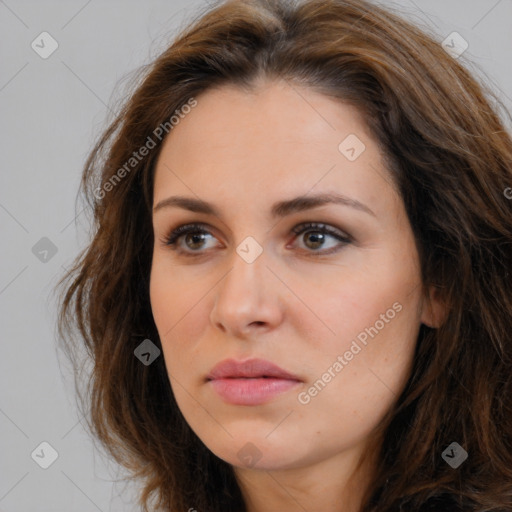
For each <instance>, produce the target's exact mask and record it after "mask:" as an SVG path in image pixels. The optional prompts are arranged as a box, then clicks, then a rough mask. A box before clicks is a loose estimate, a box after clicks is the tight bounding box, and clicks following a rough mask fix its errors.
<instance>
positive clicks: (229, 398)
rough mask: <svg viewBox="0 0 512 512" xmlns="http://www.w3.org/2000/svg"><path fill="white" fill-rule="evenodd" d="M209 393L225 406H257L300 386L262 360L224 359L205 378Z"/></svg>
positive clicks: (295, 380) (284, 373)
mask: <svg viewBox="0 0 512 512" xmlns="http://www.w3.org/2000/svg"><path fill="white" fill-rule="evenodd" d="M207 381H208V382H209V383H210V385H211V386H212V387H213V389H214V390H215V391H216V392H217V393H218V394H219V395H220V396H221V397H222V398H224V400H225V401H226V402H228V403H231V404H235V405H259V404H262V403H265V402H267V401H268V400H270V399H271V398H272V397H274V396H276V395H278V394H280V393H284V392H285V391H288V390H289V389H291V388H293V387H295V386H296V385H297V384H299V383H300V382H301V380H300V379H299V377H297V376H296V375H292V374H290V373H288V372H286V371H285V370H283V369H282V368H279V366H276V365H275V364H273V363H271V362H270V361H265V360H264V359H249V360H246V361H236V360H234V359H226V360H224V361H222V362H221V363H219V364H217V365H216V366H215V367H214V368H213V369H212V371H211V372H210V373H209V374H208V376H207Z"/></svg>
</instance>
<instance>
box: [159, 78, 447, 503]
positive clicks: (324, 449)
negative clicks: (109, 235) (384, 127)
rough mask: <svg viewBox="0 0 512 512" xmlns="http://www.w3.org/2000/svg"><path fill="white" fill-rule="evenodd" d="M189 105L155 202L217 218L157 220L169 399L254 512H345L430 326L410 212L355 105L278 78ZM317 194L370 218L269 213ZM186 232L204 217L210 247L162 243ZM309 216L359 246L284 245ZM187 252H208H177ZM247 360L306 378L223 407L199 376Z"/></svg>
mask: <svg viewBox="0 0 512 512" xmlns="http://www.w3.org/2000/svg"><path fill="white" fill-rule="evenodd" d="M197 101H198V104H197V106H196V107H195V108H194V109H193V110H192V111H191V113H190V114H188V115H187V116H186V117H185V118H184V119H182V120H181V122H180V123H179V124H178V125H177V126H175V127H174V128H173V130H172V132H171V133H170V135H169V136H168V137H167V139H166V141H165V142H164V145H163V148H162V151H161V154H160V156H159V159H158V162H157V166H156V175H155V185H154V206H155V205H157V204H158V203H159V202H160V201H162V200H164V199H166V198H168V197H170V196H174V195H183V196H187V197H191V198H195V199H197V198H201V199H203V200H205V201H208V202H210V203H213V204H214V205H215V206H216V207H217V208H218V210H219V216H216V215H211V214H205V213H195V212H191V211H187V210H185V209H182V208H179V207H176V206H171V207H167V208H161V209H159V210H158V211H154V213H153V228H154V234H155V245H154V254H153V261H152V269H151V280H150V299H151V306H152V310H153V315H154V319H155V322H156V326H157V329H158V332H159V335H160V338H161V341H162V347H163V355H164V359H165V363H166V367H167V371H168V374H169V378H170V383H171V387H172V390H173V392H174V395H175V397H176V400H177V403H178V405H179V408H180V410H181V412H182V413H183V415H184V417H185V419H186V420H187V422H188V423H189V425H190V427H191V428H192V429H193V430H194V431H195V433H196V434H197V435H198V436H199V438H200V439H201V440H202V441H203V442H204V444H205V445H206V446H207V447H208V448H209V449H210V450H211V451H212V452H213V453H215V454H216V455H217V456H218V457H220V458H222V459H223V460H225V461H227V462H228V463H230V464H231V465H232V466H233V467H234V470H235V475H236V477H237V480H238V482H239V484H240V486H241V489H242V492H243V495H244V498H245V501H246V503H247V509H248V511H249V512H263V511H265V512H269V511H277V510H287V511H292V512H293V511H304V510H307V511H310V512H313V511H325V510H333V511H334V510H339V511H341V510H343V511H344V512H352V511H353V512H355V511H357V510H358V509H359V507H360V505H361V499H362V493H363V492H364V490H365V488H366V486H367V483H368V481H369V479H370V478H371V474H372V469H373V465H374V462H375V461H374V460H371V459H368V461H367V462H365V463H364V464H363V465H362V466H361V467H360V468H359V469H358V470H356V467H357V463H358V461H359V460H360V458H361V456H362V454H363V453H364V450H365V448H368V446H369V443H371V442H375V441H376V439H377V438H376V437H375V433H374V431H375V428H376V427H377V425H378V424H379V422H380V421H381V420H382V418H383V417H384V415H385V414H386V412H387V411H388V410H389V409H390V408H391V407H392V405H393V403H394V402H395V401H396V399H397V398H398V395H399V393H400V391H401V390H402V389H403V387H404V385H405V383H406V381H407V378H408V376H409V373H410V369H411V364H412V360H413V354H414V349H415V343H416V339H417V335H418V330H419V328H420V325H421V323H425V324H427V325H430V326H435V325H436V318H438V316H439V312H440V307H441V306H440V305H439V304H437V303H436V300H435V298H434V297H433V294H432V293H430V291H428V290H427V291H425V290H424V289H423V286H422V283H421V278H420V268H419V260H418V253H417V250H416V245H415V242H414V238H413V233H412V230H411V226H410V223H409V221H408V219H407V215H406V212H405V210H404V205H403V202H402V200H401V198H400V196H399V195H398V193H397V192H396V190H395V187H394V186H393V182H392V180H391V177H390V175H389V173H388V171H387V170H386V169H385V168H384V165H383V161H382V155H381V153H380V151H379V149H378V146H377V144H376V142H375V141H374V140H373V139H372V137H371V135H370V133H369V131H368V129H367V128H366V126H365V123H364V118H363V117H362V116H361V115H360V113H359V111H358V110H356V109H355V108H354V107H352V106H350V105H348V104H344V103H342V102H339V101H338V100H334V99H331V98H329V97H327V96H324V95H321V94H319V93H316V92H314V91H312V90H309V89H306V88H302V87H298V86H293V87H291V86H290V85H289V84H288V83H286V82H283V81H273V82H260V83H259V84H258V86H257V88H256V90H255V92H247V91H244V90H242V89H239V88H236V87H235V86H231V85H229V86H226V85H224V86H222V87H220V88H215V89H210V90H208V91H206V92H205V93H203V94H202V95H201V96H199V97H198V98H197ZM350 134H356V135H357V137H358V138H359V139H360V140H361V141H362V142H363V143H364V144H365V146H366V149H365V150H364V151H363V152H362V153H361V154H360V156H358V158H357V159H355V160H354V161H349V159H347V158H346V156H345V155H344V154H342V152H340V150H339V149H338V146H339V145H340V143H341V142H342V141H343V140H344V139H345V138H346V137H347V136H348V135H350ZM322 192H336V193H339V194H343V195H345V196H348V197H350V198H352V199H355V200H357V201H360V202H361V203H363V204H364V205H366V206H367V207H368V208H369V209H371V210H372V212H373V213H374V215H372V214H369V213H367V212H364V211H360V210H358V209H356V208H352V207H350V206H346V205H340V204H327V205H323V206H320V207H316V208H313V209H310V210H306V211H302V212H294V213H291V214H289V215H287V216H285V217H283V218H278V219H274V218H272V217H271V216H270V209H271V206H272V205H273V204H274V203H275V202H277V201H282V200H287V199H291V198H294V197H296V196H299V195H304V194H308V195H313V194H317V193H322ZM191 222H200V223H204V224H207V230H208V232H209V234H207V235H205V238H204V240H201V239H199V240H197V238H195V239H194V238H191V237H190V236H189V237H187V236H186V235H184V236H182V238H181V240H180V242H179V244H180V245H179V246H180V247H181V248H182V250H183V251H184V252H183V253H182V254H180V253H178V252H177V251H175V250H172V249H171V247H169V246H166V245H165V243H164V242H163V240H164V239H165V237H166V235H168V233H169V232H170V231H171V230H172V229H174V228H176V227H177V226H179V225H183V224H186V223H191ZM303 222H318V223H324V224H327V225H329V226H332V227H334V228H335V229H337V230H339V231H341V233H342V234H349V235H350V236H351V237H352V242H351V243H348V244H343V243H340V242H339V241H338V240H337V239H336V238H334V237H333V236H331V235H325V238H324V239H323V240H322V239H320V242H318V238H316V239H315V235H316V236H317V237H318V230H316V229H310V230H309V231H305V232H304V233H302V234H300V235H295V234H294V233H293V232H292V231H291V230H292V228H293V227H294V226H297V225H299V224H300V223H303ZM196 236H197V235H196ZM248 236H251V237H253V238H254V239H255V240H256V241H257V242H258V244H259V245H260V246H261V248H262V249H263V252H262V253H261V254H260V255H259V256H258V257H257V258H256V260H255V261H254V262H252V263H248V262H247V261H245V260H244V259H243V258H242V257H241V256H240V255H239V254H238V253H237V251H236V249H237V247H238V246H239V245H240V244H241V243H242V241H244V239H245V238H246V237H248ZM322 244H323V245H322ZM242 246H243V244H242ZM331 248H338V250H337V252H333V253H331V254H324V255H322V254H321V252H322V251H324V252H326V251H328V250H329V249H331ZM251 250H252V249H251ZM194 252H196V253H197V252H199V253H202V255H200V256H199V257H197V256H196V257H195V258H194V257H191V256H187V254H191V253H194ZM395 303H399V304H400V305H401V306H402V309H401V311H400V312H398V313H396V315H395V316H394V318H393V319H392V320H389V321H388V322H386V323H385V326H384V327H383V328H382V329H380V330H379V331H378V334H377V335H375V336H374V337H373V338H370V337H369V338H368V342H367V345H366V346H364V345H361V344H360V343H359V345H361V347H362V349H361V351H359V352H358V353H357V355H354V357H353V358H352V359H351V360H350V361H346V362H347V364H346V365H344V366H343V369H342V370H341V371H338V372H334V375H335V377H332V378H331V380H330V382H328V383H327V384H326V385H325V387H324V388H323V389H322V390H321V391H320V392H318V393H317V394H316V396H314V397H311V400H310V401H309V402H308V403H307V404H303V403H300V402H299V400H298V395H299V393H300V392H307V390H308V389H310V388H311V386H313V384H314V383H315V382H316V381H318V379H321V378H322V375H323V374H325V372H326V371H328V368H332V366H333V363H334V362H335V361H336V360H337V358H338V356H340V355H341V356H343V354H344V353H345V352H346V351H347V350H349V348H350V346H351V343H352V342H353V340H354V339H356V336H357V335H358V334H360V333H361V332H363V331H364V330H365V328H369V327H370V326H374V325H375V324H376V321H377V320H379V319H381V318H382V317H381V315H382V314H385V313H386V311H387V310H389V309H390V308H392V305H393V304H395ZM386 318H387V317H386ZM250 357H261V358H263V359H267V360H270V361H272V362H274V363H275V364H277V365H278V366H280V367H281V368H283V369H285V370H287V371H288V372H290V373H292V374H295V375H297V376H299V377H300V379H301V381H302V382H301V383H300V385H298V386H297V387H296V388H294V389H292V390H289V391H287V392H285V393H283V394H281V395H278V396H276V397H274V398H272V400H271V401H270V402H267V403H265V404H263V405H258V406H246V405H243V406H241V405H233V404H229V403H226V402H224V401H223V399H222V398H221V397H220V396H219V395H218V394H216V392H215V391H214V390H212V388H211V386H210V385H209V384H208V383H207V382H206V381H205V378H206V375H207V374H208V373H209V371H210V370H211V369H212V368H213V366H214V365H215V364H217V363H218V362H220V361H222V360H224V359H226V358H234V359H239V360H241V359H246V358H250ZM332 374H333V372H332V370H331V376H332ZM303 396H304V395H303ZM247 443H252V445H248V444H247ZM241 449H242V450H243V452H242V453H244V450H245V452H248V453H249V454H252V455H253V457H252V460H251V457H249V458H248V459H244V458H242V457H240V456H239V455H238V452H239V451H240V450H241ZM351 478H352V480H351Z"/></svg>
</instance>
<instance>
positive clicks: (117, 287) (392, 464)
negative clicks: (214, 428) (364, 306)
mask: <svg viewBox="0 0 512 512" xmlns="http://www.w3.org/2000/svg"><path fill="white" fill-rule="evenodd" d="M261 78H266V79H281V80H286V81H287V82H288V83H289V84H291V85H298V86H304V87H308V88H310V89H311V90H314V91H316V92H320V93H322V94H325V95H328V96H330V97H332V98H337V99H339V100H340V101H343V102H347V103H349V104H352V105H354V106H355V107H357V108H358V109H359V110H360V111H361V112H362V113H363V115H364V119H365V120H366V122H367V125H368V127H369V129H370V131H371V133H372V134H373V136H374V138H375V140H376V141H377V142H378V144H379V147H380V149H381V151H382V154H383V155H384V157H385V162H386V167H387V168H388V169H389V171H390V173H391V175H392V178H393V181H394V183H395V184H396V186H397V188H398V190H399V192H400V194H401V197H402V199H403V202H404V205H405V208H406V212H407V215H408V218H409V221H410V223H411V226H412V229H413V232H414V236H415V240H416V244H417V247H418V251H419V256H420V265H421V274H422V280H423V284H424V285H425V286H433V287H435V288H436V289H437V291H438V293H439V294H440V297H441V298H442V299H443V301H444V303H445V304H446V306H447V310H448V313H447V315H446V318H445V321H444V323H443V324H442V325H441V326H440V327H439V328H437V329H434V328H430V327H427V326H424V325H422V326H421V328H420V333H419V337H418V340H417V345H416V353H415V359H414V364H413V368H412V371H411V374H410V378H409V380H408V382H407V385H406V387H405V389H404V390H403V393H402V394H401V396H400V397H399V399H398V400H397V403H396V404H395V405H394V406H393V407H392V409H391V410H390V411H389V413H388V414H387V415H386V417H385V418H384V419H383V421H382V424H381V425H380V427H379V428H380V430H381V432H382V438H383V442H382V445H381V447H380V448H379V450H380V451H379V460H378V464H377V467H376V473H375V477H374V479H373V481H372V482H371V485H370V487H369V489H368V492H367V495H366V497H365V499H364V503H363V507H362V509H361V510H362V512H377V511H378V512H396V511H398V510H400V511H412V510H414V511H427V510H435V511H440V510H450V511H451V512H452V511H456V510H464V511H466V510H468V511H469V510H471V511H478V512H484V511H485V512H491V511H495V512H498V511H500V512H503V511H511V510H512V286H511V269H512V200H511V197H512V189H511V188H510V187H512V140H511V136H510V133H508V132H507V130H506V128H505V126H504V120H503V119H502V118H501V114H500V112H499V110H498V108H499V107H500V106H502V105H501V103H500V102H499V100H498V98H497V97H496V95H495V94H494V93H493V92H492V91H491V89H490V88H489V87H487V86H484V85H483V84H481V83H480V82H479V81H477V80H476V79H475V78H474V77H473V76H472V75H471V73H470V71H469V70H468V69H467V68H466V67H464V66H463V65H462V64H461V63H460V62H459V61H458V60H457V59H454V58H452V57H451V56H450V55H448V54H447V53H446V52H445V50H444V49H443V48H442V46H441V44H440V43H439V42H437V41H436V39H435V37H434V36H433V35H430V34H428V33H427V32H426V31H425V30H423V29H420V28H418V27H416V26H415V25H413V24H411V23H410V22H408V21H406V20H405V19H404V18H402V17H401V16H400V15H399V14H397V13H396V12H394V11H392V10H390V9H388V8H383V7H380V6H377V5H375V4H373V3H370V2H368V1H366V0H309V1H307V0H306V1H292V0H228V1H225V2H222V3H220V4H218V5H216V6H214V7H210V8H208V9H207V10H205V11H204V12H201V14H200V16H197V18H195V19H194V20H193V21H192V22H190V24H189V25H188V26H187V27H186V28H185V29H182V30H181V32H180V33H179V34H178V36H176V37H175V38H174V40H173V42H172V44H171V45H170V46H169V47H168V48H167V49H166V50H165V51H164V52H163V53H161V55H159V56H158V57H157V58H156V59H155V60H154V61H153V62H152V63H151V64H150V65H148V66H147V67H146V68H145V69H144V75H143V79H142V80H141V81H140V82H139V83H138V84H137V86H136V88H135V90H134V92H133V93H132V94H131V95H129V97H128V98H127V99H126V100H125V102H124V104H123V106H122V108H121V109H120V112H119V114H118V115H117V117H116V118H115V119H114V120H113V121H112V123H111V124H110V126H109V127H108V129H107V130H106V131H105V133H104V134H103V135H102V136H101V137H100V139H99V140H98V142H97V144H96V145H95V147H94V148H93V150H92V152H91V154H90V156H89V158H88V159H87V162H86V164H85V168H84V171H83V175H82V181H81V187H80V189H81V192H82V193H83V197H85V198H86V200H87V203H88V205H89V208H90V211H91V212H92V216H93V219H94V227H93V232H92V234H91V240H90V242H88V245H87V246H86V247H85V249H83V251H82V252H81V253H80V254H79V255H78V256H77V258H76V260H75V261H74V263H73V266H72V268H71V269H70V270H69V272H68V273H67V274H66V275H64V276H63V277H62V279H61V281H60V282H59V284H58V287H61V290H60V295H59V301H60V302H59V318H58V332H59V338H60V340H61V344H62V347H63V349H64V350H65V353H66V354H67V355H68V356H69V358H70V359H71V361H73V364H74V365H75V369H76V371H77V372H78V371H79V369H80V368H81V364H83V361H84V359H83V357H79V356H78V353H79V349H83V348H85V351H86V354H85V357H86V358H87V360H88V361H89V362H90V363H91V370H90V373H89V374H88V378H87V381H86V382H85V386H83V385H79V384H80V383H77V391H78V396H79V397H80V400H81V403H82V407H83V408H84V409H85V408H86V407H87V408H90V415H88V416H87V418H88V425H89V428H90V429H91V433H92V434H93V435H94V436H95V437H96V438H97V439H99V440H100V441H101V443H102V445H103V446H104V447H105V448H106V449H107V450H108V453H109V454H110V455H111V456H112V457H113V458H114V459H115V460H116V461H117V462H118V463H119V464H121V465H122V466H124V467H126V468H128V470H129V471H130V474H131V475H132V477H133V478H135V479H138V481H141V482H143V487H142V491H141V494H140V504H141V505H142V507H143V509H144V510H145V511H147V510H149V507H152V509H153V510H156V509H158V510H160V509H162V510H167V511H170V510H173V511H174V510H187V509H189V508H190V507H192V506H193V507H194V508H196V509H198V510H199V511H208V512H240V511H243V510H246V508H245V505H244V501H243V498H242V495H241V491H240V488H239V486H238V484H237V480H236V478H235V474H234V471H233V468H232V467H231V466H230V465H229V464H228V463H226V462H225V461H223V460H221V459H220V458H218V457H216V456H215V455H214V454H213V453H212V452H211V451H210V450H208V448H207V447H206V446H205V445H204V444H203V443H202V441H201V440H200V439H199V438H198V437H197V436H196V435H195V433H194V432H193V431H192V430H191V429H190V427H189V425H188V424H187V422H186V421H185V419H184V417H183V416H182V414H181V412H180V410H179V408H178V406H177V404H176V401H175V399H174V396H173V393H172V390H171V387H170V383H169V379H168V375H167V372H166V368H165V364H164V361H163V358H162V357H160V358H158V359H157V360H156V361H155V362H154V363H153V364H151V365H149V366H145V365H143V364H140V362H139V361H138V360H137V358H136V357H134V349H135V348H136V347H137V346H138V345H139V344H140V343H141V341H142V340H144V339H146V338H149V339H151V340H152V341H153V342H154V343H155V344H156V345H157V346H159V347H160V348H161V345H160V340H159V336H158V332H157V329H156V326H155V323H154V320H153V316H152V312H151V306H150V300H149V276H150V269H151V260H152V250H153V242H154V239H153V229H152V217H151V213H152V199H153V179H154V168H155V162H156V159H157V157H158V154H159V151H160V148H161V146H162V140H164V139H165V137H163V136H160V137H158V136H157V135H156V134H157V133H160V132H158V131H157V129H158V127H165V132H168V131H169V130H170V128H169V126H170V125H169V120H170V119H171V118H172V117H173V116H178V114H179V112H180V111H181V109H182V108H184V105H186V104H187V103H188V104H190V102H191V100H192V99H194V98H198V97H199V96H200V94H201V93H203V92H205V91H207V90H208V89H210V88H212V87H215V86H221V85H223V84H235V85H238V86H239V87H242V88H245V90H251V89H252V88H253V87H254V86H255V84H256V83H257V81H258V80H259V79H261ZM198 101H200V98H199V100H198ZM503 112H504V113H506V114H507V115H509V113H508V112H506V110H505V109H503ZM176 118H177V117H176ZM166 123H167V124H166ZM160 131H161V128H160ZM162 133H163V132H162ZM150 139H151V141H152V143H153V146H154V147H151V149H150V150H149V151H148V152H147V154H146V155H145V156H144V157H142V156H140V155H139V153H137V155H138V157H139V156H140V158H138V157H137V158H135V157H134V152H137V151H138V150H139V148H141V147H143V146H145V145H146V147H149V140H150ZM127 162H129V165H127ZM122 169H124V172H123V171H122ZM114 178H115V180H114ZM452 442H457V443H459V444H460V445H461V446H462V447H463V448H464V449H465V450H466V451H467V452H468V454H469V456H468V458H467V460H466V461H465V462H464V463H463V464H462V465H461V466H460V467H458V469H453V468H452V467H450V466H449V465H448V464H447V463H446V462H445V461H444V460H443V458H442V453H443V451H444V450H445V449H446V448H447V447H448V446H449V445H450V444H451V443H452Z"/></svg>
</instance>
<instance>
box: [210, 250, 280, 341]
mask: <svg viewBox="0 0 512 512" xmlns="http://www.w3.org/2000/svg"><path fill="white" fill-rule="evenodd" d="M267 263H268V260H267V258H266V256H265V251H264V252H263V253H262V254H260V256H259V257H258V258H257V259H256V260H255V261H253V262H252V263H248V262H247V261H245V260H244V259H243V258H242V257H241V256H240V255H239V254H238V253H237V252H236V251H233V258H232V265H231V269H230V270H229V271H228V273H227V274H226V275H225V276H224V277H223V278H222V279H221V281H220V283H219V284H218V285H217V286H216V287H215V288H214V290H215V299H214V305H213V308H212V310H211V313H210V321H211V322H212V325H214V326H215V327H216V328H217V329H220V330H221V331H223V332H224V333H226V334H229V335H231V336H233V337H244V336H248V335H252V334H254V332H262V331H264V330H270V329H273V328H275V327H276V326H278V325H279V324H280V323H281V322H282V318H283V314H284V313H283V303H282V296H281V292H282V290H280V288H279V286H281V287H282V286H283V285H282V283H280V282H279V280H278V279H276V277H275V275H274V274H273V272H271V271H270V270H269V268H267Z"/></svg>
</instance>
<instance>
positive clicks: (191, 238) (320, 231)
mask: <svg viewBox="0 0 512 512" xmlns="http://www.w3.org/2000/svg"><path fill="white" fill-rule="evenodd" d="M292 233H294V234H295V235H296V237H295V239H294V241H296V240H301V241H302V242H303V244H304V246H305V247H306V249H305V250H306V251H307V252H312V253H319V254H331V253H333V252H336V251H338V250H340V249H341V248H342V247H343V246H345V245H347V244H349V243H350V242H351V241H352V240H351V238H350V236H349V235H346V234H345V233H343V232H341V231H339V230H338V229H336V228H334V227H332V226H329V225H326V224H321V223H316V222H308V223H304V224H299V225H298V226H296V227H294V228H293V229H292ZM300 235H302V236H300ZM208 237H211V238H212V239H214V238H215V237H214V236H213V235H212V234H211V233H210V232H209V231H208V230H207V229H206V228H205V227H204V226H203V225H202V224H185V225H183V226H179V227H177V228H176V229H174V230H173V231H172V232H171V233H170V234H169V235H168V236H167V237H165V238H164V239H163V240H162V242H163V243H164V244H165V245H167V246H169V247H170V248H171V249H172V250H176V251H178V252H180V253H185V254H186V255H188V256H199V255H201V254H203V252H202V251H203V250H205V249H209V248H211V247H207V246H206V242H207V241H208ZM329 239H331V240H332V242H333V243H331V244H326V241H328V240H329ZM319 249H320V250H319Z"/></svg>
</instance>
